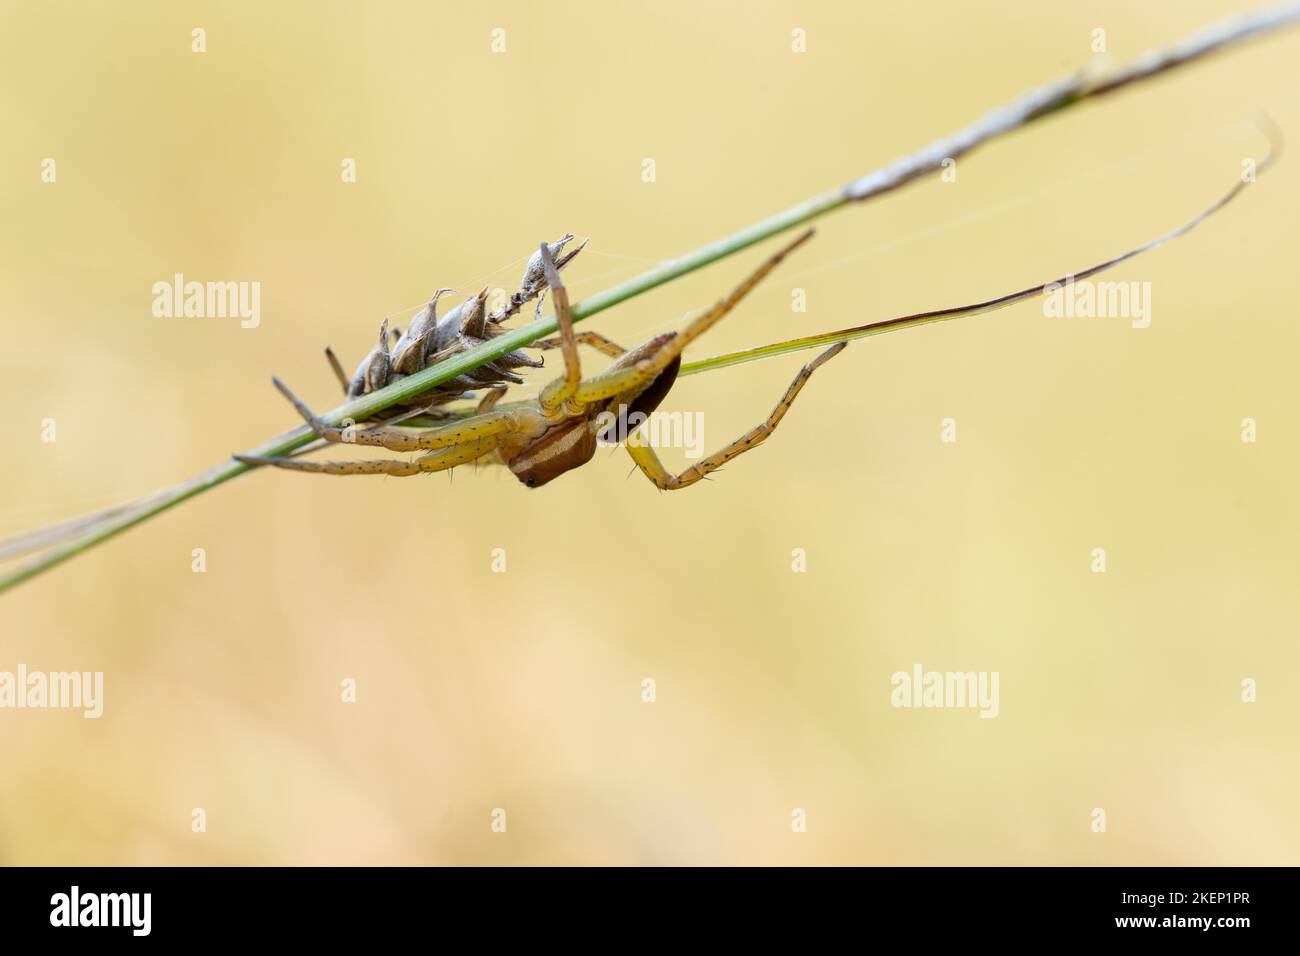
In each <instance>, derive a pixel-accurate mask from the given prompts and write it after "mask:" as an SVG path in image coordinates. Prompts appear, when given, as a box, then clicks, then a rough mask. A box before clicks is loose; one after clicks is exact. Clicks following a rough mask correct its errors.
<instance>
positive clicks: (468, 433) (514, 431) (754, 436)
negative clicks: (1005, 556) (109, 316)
mask: <svg viewBox="0 0 1300 956" xmlns="http://www.w3.org/2000/svg"><path fill="white" fill-rule="evenodd" d="M811 236H812V230H809V231H807V232H805V233H804V234H803V235H801V236H800V237H799V238H798V239H796V240H795V241H794V242H792V243H790V244H789V245H787V246H785V247H784V248H782V249H781V250H780V251H778V252H777V253H776V254H775V255H773V256H771V257H770V258H769V259H767V261H765V262H764V263H763V264H762V265H761V266H759V268H758V269H757V270H756V271H755V272H754V273H753V274H752V275H751V276H749V278H747V279H746V280H745V281H744V282H742V283H741V284H740V285H739V286H738V287H737V288H736V289H735V291H733V292H732V293H731V294H730V295H729V296H727V297H726V298H725V299H723V300H722V301H721V302H719V303H718V304H717V305H715V306H713V308H711V309H709V310H708V311H707V312H705V313H704V314H703V315H701V316H699V317H698V318H696V319H695V320H693V321H692V322H691V323H690V324H688V325H687V326H686V328H684V329H683V330H682V331H680V332H668V333H666V334H663V335H657V336H655V337H654V338H652V339H650V340H649V341H647V342H644V343H643V344H641V345H639V346H637V347H636V348H634V349H631V350H624V349H622V348H620V347H619V346H618V345H615V344H614V343H613V342H611V341H610V340H609V339H607V338H605V337H603V336H601V335H598V334H596V333H594V332H582V333H575V332H574V330H573V320H572V317H571V315H570V311H569V296H568V292H567V290H566V289H565V287H564V284H563V282H562V281H561V279H560V274H559V270H558V269H557V268H556V265H555V260H554V259H553V257H552V252H551V250H550V248H548V247H547V245H546V244H545V243H543V244H542V246H541V248H540V250H539V255H540V258H541V261H542V265H543V269H544V273H545V279H546V286H547V287H548V288H549V289H550V290H551V296H552V300H553V302H554V305H555V314H556V319H557V321H558V323H559V327H560V337H559V338H558V339H550V340H547V341H545V342H539V343H537V346H538V347H539V348H557V347H558V348H560V349H561V351H562V353H563V355H564V374H563V375H561V376H560V377H559V378H557V379H555V380H554V381H552V382H551V383H550V384H548V385H547V386H546V387H545V388H543V389H542V391H541V393H540V394H539V395H538V396H537V398H536V399H533V400H530V401H526V402H518V403H512V404H510V405H504V406H501V407H499V408H498V407H496V406H497V402H498V401H499V399H500V398H501V396H502V395H503V394H504V392H505V390H504V389H494V390H493V391H491V392H489V393H488V394H487V395H486V396H485V397H484V398H483V400H482V401H481V402H480V403H479V406H478V409H477V411H476V413H475V414H472V415H469V416H468V417H465V418H462V419H460V420H459V421H456V422H453V423H451V424H448V425H444V426H442V427H439V428H434V429H431V430H429V431H422V432H412V431H410V430H403V429H399V428H389V427H384V426H377V427H372V428H366V429H362V430H356V429H343V428H338V427H336V426H334V425H330V424H329V423H327V422H325V421H322V420H321V419H319V418H317V417H316V416H315V415H314V414H313V413H312V411H311V409H309V408H308V407H307V406H306V405H304V404H303V403H302V402H301V401H300V400H299V399H298V398H297V396H295V395H294V394H293V392H291V391H290V390H289V389H288V387H287V386H286V385H284V383H282V382H280V381H279V380H278V379H276V380H275V385H276V387H277V388H279V389H280V391H281V392H283V393H284V395H285V397H286V398H288V399H289V401H291V402H292V403H293V405H294V408H296V409H297V410H298V412H299V414H301V415H302V417H303V418H304V419H306V421H307V423H308V424H309V425H310V426H311V427H312V430H313V431H315V432H316V434H317V436H319V437H320V438H322V439H324V440H325V441H327V442H347V443H352V444H358V445H378V446H381V447H383V448H387V449H389V450H391V451H423V452H427V454H424V455H422V456H420V457H419V458H416V459H414V460H411V461H401V460H387V459H385V460H371V461H349V462H334V461H330V462H319V461H304V460H302V459H299V458H254V457H250V456H245V455H236V456H235V457H236V458H238V459H239V460H240V461H242V462H246V463H247V464H251V465H275V466H276V467H277V468H289V469H292V470H294V471H311V472H319V473H322V474H327V475H394V476H406V475H416V474H420V473H422V472H432V471H444V470H446V469H448V468H454V467H455V466H457V465H463V464H466V463H468V462H472V461H478V460H480V459H483V458H489V457H490V458H491V459H493V460H496V461H499V462H501V463H503V464H504V465H506V467H508V468H509V469H510V471H511V472H513V473H514V475H515V476H516V477H517V478H518V479H519V480H520V481H521V482H523V483H524V484H525V485H526V486H528V487H529V488H538V487H541V486H542V485H544V484H546V483H547V482H548V481H552V480H553V479H555V478H558V477H559V476H560V475H562V474H564V473H565V472H567V471H572V470H573V469H574V468H578V467H580V466H582V465H585V464H586V463H587V462H589V461H591V459H592V456H594V455H595V454H596V448H597V446H598V444H599V442H600V440H601V439H602V438H604V437H609V438H613V437H614V436H622V435H625V434H627V431H628V427H627V426H628V422H629V419H631V420H633V421H637V420H639V417H640V416H646V415H649V414H650V413H651V412H653V411H654V410H655V408H657V407H658V406H659V403H660V402H662V401H663V399H664V397H665V396H666V395H667V394H668V391H669V390H670V389H671V388H672V386H673V383H674V382H675V381H676V379H677V371H678V369H679V368H680V366H681V356H682V350H683V349H685V348H686V347H687V346H688V345H690V344H691V343H692V342H694V341H695V340H696V339H697V338H699V337H700V336H701V335H703V334H704V333H705V332H707V331H708V330H709V329H711V328H712V327H713V326H714V325H715V324H716V323H717V322H718V321H719V320H720V319H721V318H722V317H723V316H725V315H726V314H727V313H728V312H730V311H731V310H732V309H734V308H735V307H736V305H737V304H738V303H739V302H740V300H741V299H743V298H744V297H745V296H746V295H747V294H748V293H749V292H750V290H752V289H753V288H754V287H755V286H756V285H758V283H759V282H761V281H762V280H763V278H764V277H765V276H767V275H768V273H770V272H771V271H772V270H773V269H775V268H776V266H777V265H778V264H779V263H780V262H781V260H782V259H784V258H785V257H786V256H787V255H788V254H789V253H790V252H792V251H793V250H794V249H795V248H796V247H798V246H800V245H802V244H803V243H804V242H806V241H807V240H808V239H809V238H810V237H811ZM579 343H581V344H584V345H588V346H591V347H593V348H595V349H597V350H598V351H600V352H603V353H604V354H606V355H609V356H611V357H613V358H614V361H613V363H611V364H610V366H609V367H608V368H607V369H605V371H603V372H601V373H600V374H599V375H597V376H595V377H594V378H588V379H584V378H583V377H582V367H581V363H580V361H579V358H578V345H579ZM846 344H847V343H845V342H837V343H836V344H835V345H833V346H831V347H830V348H828V349H827V350H826V351H824V352H822V353H821V355H819V356H818V357H817V358H815V359H814V360H813V361H811V362H809V363H808V364H807V365H806V366H804V368H803V369H802V370H801V371H800V372H799V374H798V375H797V376H796V377H795V380H794V381H793V382H792V383H791V384H790V387H789V388H788V389H786V392H785V395H783V396H782V398H781V400H780V401H779V402H778V403H777V405H776V408H774V409H773V410H772V414H770V415H769V416H768V417H767V419H766V421H764V422H763V423H761V424H760V425H758V426H756V427H754V428H752V429H750V430H749V431H748V432H746V433H745V434H744V435H742V436H741V437H740V438H738V439H736V440H735V441H733V442H732V443H731V444H729V445H727V446H726V447H725V448H723V449H721V450H720V451H717V452H715V453H714V454H712V455H710V456H708V457H707V458H704V459H702V460H701V461H699V462H697V463H696V464H694V465H692V466H691V467H690V468H688V469H686V470H685V471H683V472H681V473H680V474H677V475H674V474H672V473H670V472H669V471H668V470H667V469H666V468H664V466H663V464H662V462H660V460H659V456H658V455H656V454H655V451H654V449H653V448H651V447H650V446H649V445H648V444H646V443H645V441H644V440H642V439H641V438H640V436H639V434H638V433H637V432H636V431H635V430H632V433H631V434H630V435H629V436H628V437H627V440H626V448H627V451H628V454H630V455H631V456H632V460H633V461H635V462H636V464H637V467H638V468H640V469H641V471H642V472H643V473H644V474H645V476H646V477H647V478H649V479H650V480H651V481H653V482H654V483H655V484H656V485H658V486H659V487H660V488H663V489H665V490H671V489H676V488H686V487H688V486H690V485H693V484H695V482H697V481H699V480H700V479H701V478H703V477H705V476H706V475H708V474H709V472H711V471H715V470H716V469H718V468H721V467H722V466H723V465H724V464H726V463H727V462H729V461H731V459H733V458H735V457H736V456H737V455H742V454H744V453H745V452H747V451H749V450H750V449H751V448H754V447H756V446H757V445H759V444H760V443H761V442H763V441H764V440H765V439H766V438H767V437H768V436H769V435H771V434H772V432H773V431H774V430H775V429H776V426H777V425H778V424H779V423H780V421H781V419H782V418H783V417H784V416H785V413H786V412H787V411H788V410H789V408H790V405H791V404H792V403H793V402H794V400H795V396H797V395H798V394H799V391H800V389H802V388H803V386H804V385H805V384H806V383H807V381H808V379H809V377H811V375H812V373H813V372H814V371H815V370H816V369H817V368H818V367H819V366H821V365H822V364H823V363H824V362H826V361H828V360H829V359H831V358H832V357H834V356H835V355H837V354H838V353H839V352H840V351H841V350H842V349H843V348H844V347H845V345H846Z"/></svg>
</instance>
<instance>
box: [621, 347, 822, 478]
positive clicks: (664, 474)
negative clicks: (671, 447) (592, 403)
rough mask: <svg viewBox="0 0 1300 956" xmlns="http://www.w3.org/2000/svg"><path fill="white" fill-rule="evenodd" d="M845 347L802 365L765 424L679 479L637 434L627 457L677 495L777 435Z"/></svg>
mask: <svg viewBox="0 0 1300 956" xmlns="http://www.w3.org/2000/svg"><path fill="white" fill-rule="evenodd" d="M846 345H848V343H847V342H839V343H837V344H835V345H832V346H831V347H830V348H828V349H827V350H826V351H825V352H823V353H822V354H821V355H819V356H817V357H816V358H815V359H813V360H812V361H811V362H809V363H808V364H807V365H805V366H804V367H803V368H802V369H801V370H800V372H799V374H798V375H796V376H795V379H794V381H793V382H791V383H790V387H789V388H787V389H786V390H785V394H784V395H783V396H781V401H779V402H777V404H776V408H774V409H772V414H771V415H768V416H767V420H766V421H764V422H763V423H762V424H760V425H757V426H755V427H754V428H751V429H750V430H749V431H747V432H746V433H745V434H743V435H741V436H740V437H739V438H737V439H736V440H735V441H733V442H732V443H731V444H730V445H727V446H726V447H725V448H723V449H722V450H720V451H716V452H714V453H713V454H712V455H710V456H709V457H708V458H705V459H704V460H703V461H700V462H697V463H696V464H694V465H692V466H691V467H690V468H687V469H686V470H685V471H683V472H682V473H681V474H679V475H673V474H671V473H670V472H669V471H668V470H667V469H666V468H664V466H663V462H661V461H660V460H659V456H658V455H657V454H655V450H654V449H653V448H651V447H650V446H649V445H647V444H646V443H645V442H644V440H643V439H642V438H641V433H640V431H637V432H634V433H633V434H632V435H630V436H629V437H628V440H627V453H628V454H629V455H631V456H632V460H633V461H635V462H636V464H637V467H638V468H640V469H641V471H642V472H643V473H644V474H645V476H646V477H647V478H649V479H650V480H651V481H653V482H654V483H655V484H656V485H657V486H658V487H659V488H661V489H662V490H664V491H676V490H677V489H678V488H687V487H689V486H691V485H693V484H695V483H696V482H697V481H699V480H700V479H701V478H703V477H705V476H706V475H707V474H709V472H712V471H717V470H718V469H719V468H721V467H722V466H723V465H725V464H726V463H727V462H729V461H731V459H733V458H735V457H737V456H738V455H743V454H744V453H745V452H747V451H749V450H750V449H751V448H757V447H758V446H759V445H761V444H762V443H763V442H765V441H767V439H768V438H769V437H770V436H771V434H772V432H774V431H776V426H777V425H779V424H780V423H781V419H782V418H784V417H785V413H786V412H788V411H789V410H790V406H791V405H793V404H794V400H795V397H796V396H797V395H798V394H799V392H800V390H801V389H802V388H803V387H804V385H806V384H807V382H808V379H810V378H812V373H813V372H815V371H817V369H818V368H820V367H821V366H822V365H823V364H824V363H826V362H829V361H830V360H831V359H833V358H834V357H835V356H836V355H838V354H839V353H840V352H842V351H843V350H844V347H845V346H846Z"/></svg>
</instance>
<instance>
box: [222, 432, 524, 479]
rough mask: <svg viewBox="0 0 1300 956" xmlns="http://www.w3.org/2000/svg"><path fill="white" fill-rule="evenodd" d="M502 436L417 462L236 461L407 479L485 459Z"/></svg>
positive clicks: (251, 458)
mask: <svg viewBox="0 0 1300 956" xmlns="http://www.w3.org/2000/svg"><path fill="white" fill-rule="evenodd" d="M500 441H501V436H499V435H489V436H487V437H485V438H483V439H482V440H477V441H469V442H465V443H463V444H459V445H452V446H451V447H450V448H440V449H438V450H437V451H435V452H432V453H430V454H428V455H423V456H421V457H420V458H416V459H415V460H414V461H398V460H395V459H376V460H371V461H304V460H302V459H299V458H259V457H256V456H254V455H236V456H235V459H236V460H237V461H242V462H243V463H244V464H246V465H273V466H274V467H276V468H285V469H288V470H289V471H309V472H315V473H317V474H322V475H391V476H392V477H394V478H406V477H409V476H410V475H418V474H422V473H424V472H431V471H446V470H447V469H449V468H455V467H456V466H457V465H464V464H468V463H469V462H471V461H475V460H477V459H479V458H482V457H483V456H484V455H486V454H488V453H489V452H491V451H493V450H494V449H495V448H496V447H497V445H498V444H500Z"/></svg>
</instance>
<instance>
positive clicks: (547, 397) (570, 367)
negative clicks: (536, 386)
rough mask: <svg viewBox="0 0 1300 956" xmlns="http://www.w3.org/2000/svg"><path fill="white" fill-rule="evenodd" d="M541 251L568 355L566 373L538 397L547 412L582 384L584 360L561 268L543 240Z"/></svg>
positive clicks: (559, 407)
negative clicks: (574, 332)
mask: <svg viewBox="0 0 1300 956" xmlns="http://www.w3.org/2000/svg"><path fill="white" fill-rule="evenodd" d="M538 254H539V255H540V257H541V260H542V269H543V273H544V275H545V276H546V284H547V286H548V287H549V288H550V290H551V298H552V299H553V301H554V302H555V321H556V322H557V323H558V324H559V326H560V349H561V352H562V353H563V355H564V374H563V375H561V376H560V377H559V378H557V379H555V381H553V382H551V383H550V384H549V385H547V386H546V387H545V388H544V389H542V394H541V395H539V396H538V399H537V401H538V404H539V405H540V406H541V408H542V410H543V411H544V412H551V413H554V412H556V411H558V410H559V409H561V408H562V407H563V406H564V403H565V402H567V401H568V400H569V399H570V398H572V397H573V395H574V393H575V392H577V391H578V386H579V385H581V384H582V362H581V361H580V360H579V358H578V338H577V336H575V335H574V334H573V315H572V313H571V312H570V310H569V290H568V289H566V288H565V287H564V282H563V281H562V280H561V279H560V270H559V269H557V268H555V260H554V259H553V258H552V257H551V250H550V248H549V247H548V246H547V245H546V243H544V242H543V243H542V245H541V249H540V250H538Z"/></svg>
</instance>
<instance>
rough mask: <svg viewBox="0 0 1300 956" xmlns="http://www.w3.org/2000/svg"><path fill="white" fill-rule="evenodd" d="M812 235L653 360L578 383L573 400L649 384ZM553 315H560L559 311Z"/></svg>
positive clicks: (774, 258) (777, 256) (778, 255)
mask: <svg viewBox="0 0 1300 956" xmlns="http://www.w3.org/2000/svg"><path fill="white" fill-rule="evenodd" d="M812 235H813V230H812V229H809V230H808V231H807V232H804V233H803V234H802V235H800V236H799V238H797V239H795V240H794V242H791V243H789V244H788V245H786V246H783V247H782V248H780V249H778V250H777V251H776V252H775V253H774V254H773V255H771V256H770V257H768V258H767V260H765V261H764V262H763V264H762V265H760V266H759V267H758V268H757V269H755V270H754V271H753V273H751V274H750V276H749V277H748V278H746V279H745V281H744V282H742V283H741V284H740V285H738V286H736V288H735V289H734V290H732V292H731V294H730V295H728V296H727V297H726V298H725V299H722V300H721V301H720V302H718V303H717V304H716V305H715V306H713V308H711V309H709V310H708V311H707V312H705V313H704V314H703V315H700V316H698V317H697V318H696V319H694V320H693V321H691V322H690V324H688V325H687V326H686V328H684V329H682V331H680V332H678V333H677V334H676V335H675V336H674V337H673V338H672V340H671V341H669V342H668V343H667V344H666V345H665V346H664V347H663V348H661V349H660V350H659V351H658V352H656V353H655V354H654V356H653V357H651V358H648V359H645V360H644V361H641V362H638V363H637V364H635V365H632V366H628V367H626V368H620V369H614V370H612V371H609V372H605V373H604V374H602V375H598V376H596V377H595V378H593V379H590V380H588V381H585V382H582V383H580V384H579V386H578V387H577V389H575V391H574V396H573V397H574V399H575V400H576V401H578V402H597V401H600V400H602V399H605V398H609V397H610V396H612V395H618V394H620V393H621V392H625V391H630V390H631V389H634V388H636V387H637V386H638V385H642V384H644V383H646V382H649V381H652V380H653V379H654V378H655V377H656V376H658V374H659V373H660V372H662V371H663V370H664V369H665V368H667V367H668V366H669V365H670V364H671V363H672V361H673V360H674V359H675V358H677V357H678V356H679V355H681V354H682V351H683V350H684V349H685V348H686V346H688V345H690V344H691V343H692V342H694V341H695V340H696V339H698V338H699V337H700V336H701V335H703V334H704V333H705V332H707V331H709V329H711V328H713V326H715V325H716V324H717V323H718V322H719V320H721V319H722V317H723V316H725V315H726V314H727V313H729V312H730V311H731V310H732V309H734V308H735V307H736V306H737V305H739V304H740V301H741V300H742V299H743V298H745V296H747V295H749V293H750V292H752V291H753V289H754V287H755V286H757V285H758V284H759V283H760V282H762V281H763V280H764V279H765V278H767V276H768V274H769V273H771V271H772V270H773V269H775V268H776V267H777V266H779V265H780V264H781V261H782V260H783V259H784V258H785V257H786V256H788V255H789V254H790V253H791V252H793V251H794V250H795V249H797V248H799V246H801V245H803V244H804V243H805V242H807V241H808V240H809V239H811V238H812ZM557 304H558V296H557ZM556 314H557V315H558V314H559V313H558V310H557V313H556ZM561 331H563V326H561Z"/></svg>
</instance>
